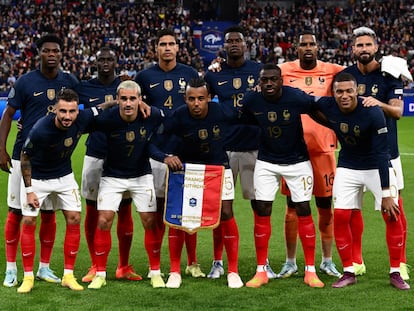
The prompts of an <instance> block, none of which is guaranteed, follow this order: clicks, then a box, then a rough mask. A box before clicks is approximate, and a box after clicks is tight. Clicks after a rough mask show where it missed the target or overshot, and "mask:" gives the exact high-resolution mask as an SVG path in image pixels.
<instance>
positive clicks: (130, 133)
mask: <svg viewBox="0 0 414 311" xmlns="http://www.w3.org/2000/svg"><path fill="white" fill-rule="evenodd" d="M125 139H126V140H127V142H132V141H134V140H135V132H134V131H128V132H126V133H125Z"/></svg>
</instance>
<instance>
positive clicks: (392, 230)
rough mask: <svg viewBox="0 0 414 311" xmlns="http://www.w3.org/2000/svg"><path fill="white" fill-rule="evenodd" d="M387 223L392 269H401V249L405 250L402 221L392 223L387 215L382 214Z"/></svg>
mask: <svg viewBox="0 0 414 311" xmlns="http://www.w3.org/2000/svg"><path fill="white" fill-rule="evenodd" d="M382 217H383V218H384V221H385V235H386V239H387V246H388V253H389V257H390V267H391V268H399V267H400V262H401V248H403V228H402V224H401V221H391V220H389V217H388V215H387V214H385V213H382Z"/></svg>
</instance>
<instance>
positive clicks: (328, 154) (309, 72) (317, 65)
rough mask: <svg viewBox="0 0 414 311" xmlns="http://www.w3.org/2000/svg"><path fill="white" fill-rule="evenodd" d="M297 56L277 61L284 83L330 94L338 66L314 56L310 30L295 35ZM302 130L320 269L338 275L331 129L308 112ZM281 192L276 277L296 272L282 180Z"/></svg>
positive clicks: (292, 221)
mask: <svg viewBox="0 0 414 311" xmlns="http://www.w3.org/2000/svg"><path fill="white" fill-rule="evenodd" d="M297 53H298V58H299V59H298V60H295V61H291V62H286V63H283V64H279V67H280V68H281V69H282V78H283V84H284V85H290V86H293V87H298V88H300V89H301V90H302V91H304V92H306V93H308V94H311V95H314V96H328V95H331V85H332V80H333V78H334V76H335V74H337V73H338V72H340V71H342V70H343V69H344V68H343V67H342V66H339V65H336V64H332V63H325V62H322V61H319V60H318V59H317V55H318V44H317V42H316V37H315V35H314V34H313V33H310V32H304V33H302V34H300V35H299V37H298V46H297ZM301 119H302V124H303V133H304V137H305V142H306V145H307V147H308V152H309V157H310V160H311V163H312V169H313V180H314V184H313V195H314V196H315V203H316V206H317V209H318V216H319V218H318V225H319V232H320V235H321V246H322V262H321V264H320V267H319V268H320V271H321V272H324V273H326V274H328V275H332V276H336V277H340V276H341V274H340V273H339V272H338V270H337V269H336V267H335V264H334V263H333V261H332V244H333V239H334V237H333V213H332V207H331V204H332V184H333V179H334V176H335V166H336V164H335V162H336V160H335V149H336V136H335V133H333V131H332V130H330V129H328V128H326V127H324V126H322V125H320V124H318V123H316V122H315V121H313V120H312V119H311V118H310V116H308V115H302V116H301ZM282 193H283V194H286V195H288V196H287V207H286V215H285V240H286V262H285V263H284V265H283V267H282V270H281V271H280V273H279V274H278V277H279V278H287V277H289V276H291V275H292V274H295V273H297V271H298V268H297V265H296V247H297V236H298V221H297V215H296V209H295V205H294V204H293V202H292V200H291V197H290V194H289V190H288V189H287V188H286V186H285V184H284V183H283V184H282Z"/></svg>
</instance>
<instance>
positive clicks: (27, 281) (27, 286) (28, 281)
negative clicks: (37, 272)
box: [17, 276, 34, 294]
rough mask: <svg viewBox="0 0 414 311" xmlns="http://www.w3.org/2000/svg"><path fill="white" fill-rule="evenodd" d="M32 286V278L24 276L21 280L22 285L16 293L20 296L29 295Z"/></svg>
mask: <svg viewBox="0 0 414 311" xmlns="http://www.w3.org/2000/svg"><path fill="white" fill-rule="evenodd" d="M33 286H34V276H25V277H24V278H23V283H22V285H20V287H19V288H18V289H17V292H18V293H20V294H26V293H30V292H31V290H32V288H33Z"/></svg>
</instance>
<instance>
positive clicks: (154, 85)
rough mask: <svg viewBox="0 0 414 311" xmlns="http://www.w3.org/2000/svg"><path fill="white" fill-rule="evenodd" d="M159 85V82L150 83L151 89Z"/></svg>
mask: <svg viewBox="0 0 414 311" xmlns="http://www.w3.org/2000/svg"><path fill="white" fill-rule="evenodd" d="M157 85H159V83H152V84H150V89H152V88H154V87H156V86H157Z"/></svg>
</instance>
